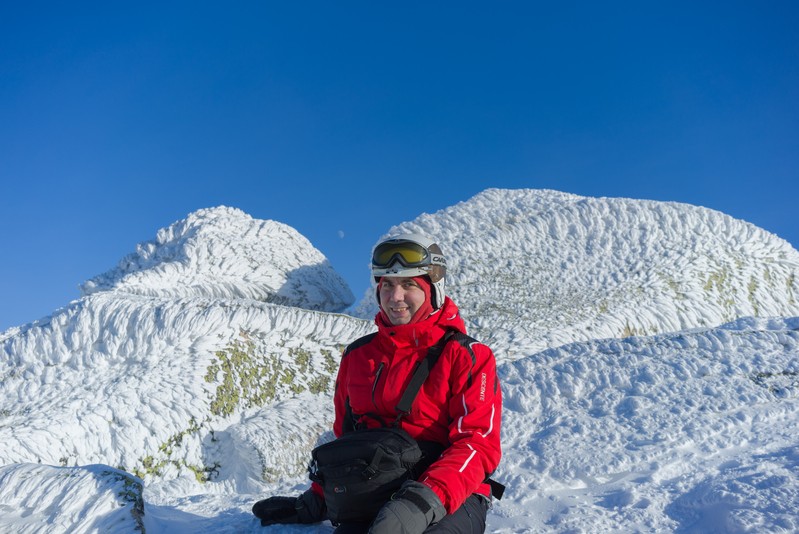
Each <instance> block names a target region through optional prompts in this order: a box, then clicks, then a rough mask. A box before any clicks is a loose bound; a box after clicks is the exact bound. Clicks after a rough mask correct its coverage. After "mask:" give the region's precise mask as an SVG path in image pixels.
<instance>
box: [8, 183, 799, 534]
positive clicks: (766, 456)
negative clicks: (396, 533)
mask: <svg viewBox="0 0 799 534" xmlns="http://www.w3.org/2000/svg"><path fill="white" fill-rule="evenodd" d="M399 228H401V229H402V230H415V231H424V232H426V233H430V234H432V235H435V236H436V237H437V238H439V240H440V241H441V243H442V246H443V247H444V248H445V251H446V252H447V255H448V257H449V259H450V274H451V276H450V280H449V282H448V291H449V292H450V293H451V294H452V295H454V297H455V299H456V301H457V303H458V305H459V306H460V307H461V310H462V312H463V315H464V318H465V319H466V321H467V323H468V324H469V328H470V332H471V333H472V334H473V335H475V336H476V337H478V338H480V339H482V340H483V341H486V342H487V343H488V344H489V345H490V346H492V348H494V349H495V352H496V353H497V356H498V361H499V364H500V365H499V368H498V372H499V376H500V379H501V381H502V385H503V393H504V399H505V409H504V413H503V436H502V437H503V449H504V455H503V460H502V463H501V464H500V468H499V470H498V472H497V473H496V474H495V478H496V479H498V480H500V481H502V482H503V483H505V484H506V485H507V486H508V489H507V492H506V495H505V497H504V498H503V500H502V501H499V502H495V503H494V506H493V508H492V510H491V511H490V513H489V517H488V530H487V531H488V532H493V533H503V534H504V533H510V532H520V533H522V532H541V531H545V532H555V533H570V534H571V533H593V532H705V531H714V530H715V531H720V532H796V531H799V512H797V511H796V503H797V502H799V440H798V439H797V437H796V436H797V435H799V330H798V329H799V318H792V317H794V316H796V315H799V311H797V309H796V307H797V302H796V294H797V290H798V289H797V277H796V274H797V265H799V261H797V256H798V255H799V253H797V252H796V251H795V250H793V249H792V248H791V247H790V246H788V244H787V243H785V242H784V241H782V240H780V239H778V238H776V237H775V236H773V235H771V234H768V233H766V232H764V231H762V230H760V229H758V228H755V227H753V226H751V225H749V224H747V223H744V222H742V221H736V220H734V219H732V218H730V217H728V216H726V215H723V214H720V213H717V212H712V211H710V210H706V209H703V208H697V207H693V206H686V205H682V204H670V203H658V202H646V201H633V200H624V199H589V198H583V197H578V196H575V195H568V194H564V193H557V192H553V191H500V190H489V191H486V192H485V193H483V194H481V195H478V196H477V197H475V198H473V199H472V200H470V201H468V202H465V203H461V204H459V205H457V206H453V207H452V208H449V209H447V210H443V211H441V212H439V213H436V214H433V215H423V216H421V217H419V218H418V219H417V220H416V221H414V222H412V223H405V224H403V225H401V227H399ZM399 228H395V229H394V230H393V231H392V232H391V233H394V231H396V230H398V229H399ZM315 254H318V253H317V252H316V251H315V249H313V248H312V247H311V246H310V244H307V242H306V241H304V238H298V237H297V236H296V235H295V233H294V232H293V231H292V230H290V229H287V227H284V226H283V225H280V224H279V223H273V222H271V221H254V220H252V219H250V218H249V217H248V216H246V215H244V214H243V213H241V212H240V211H238V210H233V209H230V208H216V209H213V210H201V211H199V212H196V213H194V214H191V215H189V217H188V218H187V219H186V220H185V221H181V222H179V223H176V224H174V225H172V226H170V227H169V228H166V229H163V230H161V231H160V232H159V233H158V237H157V239H156V240H155V241H153V242H151V243H145V244H142V245H140V246H139V247H138V252H137V253H136V254H133V255H131V256H129V257H128V258H126V259H125V260H123V261H122V262H121V263H120V266H119V267H118V268H117V269H115V270H112V271H111V272H109V273H106V274H105V275H102V276H99V277H97V278H95V279H94V280H92V281H90V282H87V284H85V285H84V296H83V297H82V298H81V299H80V300H77V301H75V302H73V303H70V304H69V305H67V306H66V307H64V308H62V309H60V310H58V311H56V312H55V313H54V314H53V315H52V316H50V317H48V318H46V319H44V320H41V321H38V322H35V323H32V324H28V325H24V326H21V327H16V328H13V329H11V330H8V331H6V332H5V333H2V334H0V436H1V437H2V439H0V466H3V467H0V532H6V531H7V532H36V533H39V532H41V533H45V532H46V533H50V532H127V531H140V532H144V531H146V532H148V533H150V534H152V533H159V534H160V533H166V532H169V533H170V534H183V533H185V534H188V533H194V532H219V533H223V532H230V533H233V532H236V533H242V532H252V533H256V532H267V531H272V532H288V533H310V532H328V533H329V532H332V527H331V525H330V524H329V523H327V522H325V523H322V524H320V525H303V526H285V527H282V526H281V527H275V528H272V529H268V528H262V527H261V526H260V523H259V522H258V521H257V520H256V519H255V518H254V517H253V516H252V514H251V513H250V508H251V506H252V504H253V502H255V501H256V500H258V499H261V498H264V497H267V496H270V495H296V494H298V493H300V492H301V491H303V490H305V489H306V488H307V487H308V485H309V481H308V478H307V473H306V465H307V460H308V458H309V455H310V451H311V449H312V448H313V447H314V446H315V445H316V444H317V443H320V442H322V441H325V440H328V439H331V437H332V436H331V432H330V427H331V423H332V420H333V412H332V398H331V397H332V391H333V383H334V379H335V373H336V369H337V367H338V361H339V355H340V353H341V350H342V349H343V348H344V346H345V345H346V344H347V343H349V342H351V341H353V340H355V339H357V338H358V337H360V336H362V335H365V334H367V333H369V332H371V331H373V329H374V324H373V323H372V322H371V321H367V320H361V319H356V318H353V317H349V316H346V315H338V314H333V313H324V312H322V311H313V310H312V309H311V308H319V309H328V310H329V309H337V308H338V307H340V306H341V305H343V303H344V302H345V301H346V300H347V298H344V297H343V296H342V293H341V291H340V289H341V288H342V287H345V286H343V283H341V282H340V279H338V277H337V275H336V277H334V278H335V280H333V279H330V278H326V277H327V276H328V274H325V273H331V272H332V270H330V267H329V266H328V265H327V263H326V261H325V260H324V258H322V257H321V255H319V256H318V257H317V256H315ZM317 267H319V269H317ZM308 273H311V274H310V275H308ZM295 283H296V284H301V285H303V286H304V287H302V288H300V287H299V286H298V285H293V284H295ZM327 290H330V291H329V292H326V291H327ZM372 298H373V293H372V292H371V291H370V292H368V293H367V299H368V300H370V301H371V299H372ZM350 300H351V298H350ZM263 301H270V302H272V303H267V302H263ZM274 302H286V303H290V304H291V305H292V306H294V307H289V306H284V305H279V304H275V303H274ZM363 308H368V306H367V305H366V304H364V305H363V306H362V309H363ZM739 315H761V316H766V315H773V316H774V317H772V318H746V319H738V320H736V321H735V322H731V323H729V324H726V325H725V326H723V327H718V328H701V329H699V328H696V327H699V326H702V325H715V324H720V323H722V322H724V321H726V320H727V319H729V318H737V317H738V316H739ZM786 317H787V318H786ZM658 332H660V333H659V334H657V335H638V336H635V334H653V333H658ZM663 332H671V333H663ZM631 335H632V336H631ZM603 338H605V339H603ZM564 343H568V344H564ZM111 466H113V467H111ZM142 512H143V515H142Z"/></svg>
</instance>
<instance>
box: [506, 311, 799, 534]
mask: <svg viewBox="0 0 799 534" xmlns="http://www.w3.org/2000/svg"><path fill="white" fill-rule="evenodd" d="M500 373H501V378H502V384H503V394H504V401H505V411H504V419H503V424H504V432H503V448H504V451H505V455H504V457H503V460H502V464H501V467H500V471H499V473H498V474H497V477H498V478H499V479H502V480H504V481H505V482H506V483H508V493H509V495H508V499H507V504H505V502H506V501H504V500H503V501H502V503H501V504H500V505H499V506H498V507H497V515H498V516H499V517H501V518H503V519H501V520H500V519H499V518H498V519H497V520H496V521H495V522H494V526H497V525H502V526H504V527H506V528H508V529H509V530H510V531H515V532H541V531H552V532H675V531H678V532H709V531H715V532H796V531H797V529H799V511H797V508H796V506H795V504H796V503H797V502H799V470H797V467H799V442H798V441H797V436H799V318H794V319H790V320H786V321H782V320H771V321H767V320H755V319H746V320H740V321H738V322H736V323H734V324H730V325H727V326H725V327H722V328H717V329H713V330H708V331H694V332H681V333H675V334H670V335H660V336H655V337H634V338H629V339H624V340H603V341H592V342H586V343H577V344H572V345H567V346H564V347H560V348H558V349H551V350H547V351H544V352H541V353H539V354H536V355H533V356H529V357H526V358H522V359H519V360H517V361H515V362H508V363H506V364H504V365H503V366H502V367H501V369H500ZM521 516H524V517H525V519H524V520H522V519H521Z"/></svg>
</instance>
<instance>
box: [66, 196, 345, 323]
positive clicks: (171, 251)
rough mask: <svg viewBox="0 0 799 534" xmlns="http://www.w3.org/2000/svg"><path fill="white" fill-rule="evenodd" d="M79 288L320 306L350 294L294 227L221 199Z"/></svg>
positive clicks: (334, 304) (340, 302)
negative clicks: (225, 203)
mask: <svg viewBox="0 0 799 534" xmlns="http://www.w3.org/2000/svg"><path fill="white" fill-rule="evenodd" d="M81 291H82V294H83V295H84V296H87V295H91V294H93V293H97V292H100V291H116V292H122V293H132V294H137V295H145V296H159V297H211V298H225V299H237V298H248V299H255V300H260V301H263V302H273V303H279V304H286V305H290V306H297V307H301V308H307V309H313V310H324V311H339V310H342V309H344V308H345V307H347V306H348V305H349V304H351V303H352V301H353V300H354V297H353V295H352V292H351V291H350V289H349V287H348V286H347V284H346V282H345V281H344V280H343V278H341V276H340V275H338V273H336V272H335V271H334V270H333V268H332V267H331V265H330V263H329V262H328V261H327V259H326V258H325V257H324V255H323V254H322V253H321V252H319V250H317V249H316V248H314V247H313V245H311V243H310V242H309V241H308V240H307V239H306V238H305V237H303V236H302V235H301V234H299V233H298V232H297V231H296V230H294V229H293V228H291V227H289V226H287V225H285V224H282V223H279V222H276V221H271V220H259V219H254V218H252V217H251V216H249V215H247V214H246V213H244V212H243V211H241V210H239V209H236V208H230V207H225V206H220V207H216V208H207V209H201V210H198V211H195V212H193V213H191V214H189V215H188V216H187V217H186V218H185V219H183V220H180V221H177V222H175V223H173V224H172V225H170V226H168V227H166V228H162V229H160V230H159V231H158V233H157V234H156V237H155V239H154V240H151V241H147V242H144V243H140V244H139V245H137V246H136V251H135V252H134V253H132V254H129V255H128V256H126V257H124V258H123V259H122V260H121V261H120V262H119V264H118V265H117V266H116V267H115V268H114V269H111V270H110V271H108V272H106V273H104V274H101V275H98V276H96V277H94V278H92V279H91V280H89V281H87V282H85V283H84V284H83V285H82V286H81Z"/></svg>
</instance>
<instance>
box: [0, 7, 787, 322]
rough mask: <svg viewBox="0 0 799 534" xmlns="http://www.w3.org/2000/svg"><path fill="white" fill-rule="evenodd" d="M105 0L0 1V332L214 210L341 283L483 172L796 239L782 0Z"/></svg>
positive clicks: (359, 275)
mask: <svg viewBox="0 0 799 534" xmlns="http://www.w3.org/2000/svg"><path fill="white" fill-rule="evenodd" d="M117 4H119V3H116V2H96V3H95V2H77V3H75V2H72V3H70V2H67V3H64V2H51V3H47V2H35V1H34V2H17V3H12V4H9V3H6V5H4V7H3V8H2V9H1V10H0V77H1V78H0V79H1V80H2V81H1V83H0V185H1V187H2V189H1V190H0V239H1V240H2V244H3V249H2V250H3V253H2V260H0V331H2V330H5V329H6V328H7V327H10V326H15V325H21V324H24V323H27V322H30V321H32V320H35V319H38V318H41V317H43V316H45V315H49V314H50V313H51V312H53V311H54V310H55V309H57V308H59V307H60V306H63V305H65V304H67V303H68V302H69V301H71V300H73V299H76V298H78V297H79V291H78V285H79V284H80V283H82V282H83V281H85V280H87V279H89V278H91V277H92V276H94V275H97V274H99V273H102V272H105V271H106V270H108V269H110V268H112V267H113V266H114V265H116V263H117V262H118V260H119V259H121V258H122V257H123V256H124V255H125V254H127V253H129V252H132V251H133V250H134V248H135V245H136V244H137V243H139V242H142V241H146V240H149V239H152V238H153V237H154V236H155V233H156V231H157V230H158V229H159V228H161V227H164V226H168V225H169V224H171V223H172V222H174V221H176V220H179V219H181V218H184V217H185V216H186V215H187V214H188V213H190V212H192V211H194V210H196V209H199V208H204V207H211V206H218V205H228V206H234V207H238V208H240V209H242V210H244V211H245V212H247V213H249V214H250V215H252V216H253V217H256V218H261V219H273V220H277V221H281V222H283V223H286V224H288V225H290V226H292V227H294V228H296V229H297V230H298V231H299V232H301V233H302V234H303V235H305V236H306V237H307V238H309V239H310V240H311V242H312V243H313V244H314V245H315V246H316V247H317V248H319V249H320V250H321V251H322V252H323V253H324V254H325V255H326V256H327V257H328V258H329V259H330V260H331V262H332V263H333V266H334V267H335V268H336V269H337V270H339V272H341V273H342V274H343V275H344V276H345V278H346V279H347V280H348V282H350V285H351V286H352V289H353V291H354V292H355V294H356V297H358V298H360V296H361V295H362V293H363V291H364V290H365V288H366V287H367V285H368V271H367V270H366V268H365V265H366V263H367V260H368V254H369V248H370V247H371V245H372V244H373V243H374V241H375V240H376V239H377V237H378V236H379V235H381V234H382V233H384V232H385V231H386V230H387V229H388V228H389V227H390V226H391V225H393V224H397V223H399V222H402V221H406V220H410V219H413V218H415V217H416V216H418V215H420V214H421V213H423V212H428V213H429V212H434V211H437V210H439V209H442V208H445V207H447V206H451V205H453V204H455V203H457V202H459V201H462V200H466V199H468V198H470V197H471V196H473V195H475V194H476V193H479V192H480V191H482V190H484V189H486V188H489V187H499V188H548V189H557V190H560V191H566V192H570V193H576V194H581V195H588V196H621V197H630V198H645V199H655V200H664V201H680V202H688V203H691V204H696V205H701V206H706V207H709V208H713V209H716V210H720V211H723V212H725V213H727V214H729V215H732V216H734V217H736V218H740V219H744V220H747V221H749V222H752V223H754V224H756V225H758V226H760V227H762V228H764V229H766V230H769V231H771V232H774V233H776V234H777V235H779V236H781V237H783V238H785V239H787V240H788V241H790V242H791V243H792V244H793V245H794V247H797V246H799V224H797V222H796V218H795V209H794V208H795V206H796V204H797V200H798V199H799V31H798V30H797V28H799V7H797V6H799V3H796V2H790V1H782V2H751V1H749V2H737V1H732V2H657V3H655V2H640V1H639V2H582V3H576V2H546V3H544V2H463V1H459V2H443V1H435V2H402V3H398V2H329V1H328V2H302V1H300V2H230V3H227V4H226V3H218V2H215V3H210V2H185V3H178V2H163V3H161V2H159V3H154V2H127V3H124V4H123V5H122V6H119V5H117ZM340 232H343V237H340Z"/></svg>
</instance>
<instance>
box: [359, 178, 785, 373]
mask: <svg viewBox="0 0 799 534" xmlns="http://www.w3.org/2000/svg"><path fill="white" fill-rule="evenodd" d="M400 232H421V233H424V234H428V235H431V236H435V238H436V239H437V240H438V241H439V242H440V244H441V246H442V248H443V250H444V252H445V253H446V255H447V259H448V263H449V264H448V280H447V285H448V291H449V292H450V293H451V294H452V295H453V296H454V298H455V301H456V302H458V304H459V305H460V307H461V311H462V312H463V315H464V317H466V319H467V321H468V322H469V324H468V326H469V327H470V331H471V333H472V335H473V336H475V337H477V338H478V339H481V340H482V341H484V342H486V343H488V344H489V345H491V346H493V347H497V348H498V349H499V350H500V351H501V352H504V353H506V355H507V357H510V358H516V357H518V356H523V355H526V354H530V353H533V352H536V351H539V350H542V349H545V348H548V347H555V346H558V345H562V344H564V343H569V342H572V341H583V340H589V339H596V338H602V337H620V336H628V335H636V334H638V335H641V334H657V333H663V332H672V331H676V330H682V329H686V328H697V327H703V326H716V325H719V324H722V323H725V322H728V321H732V320H734V319H736V318H738V317H744V316H750V315H751V316H792V315H797V314H799V277H797V273H799V253H798V252H797V251H796V250H794V249H793V248H792V247H791V246H790V244H789V243H787V242H786V241H784V240H782V239H780V238H778V237H777V236H775V235H773V234H770V233H768V232H766V231H764V230H762V229H760V228H757V227H755V226H753V225H751V224H749V223H746V222H744V221H741V220H737V219H733V218H732V217H730V216H728V215H725V214H723V213H720V212H717V211H713V210H709V209H707V208H701V207H697V206H691V205H687V204H678V203H672V202H655V201H644V200H631V199H623V198H589V197H580V196H577V195H571V194H566V193H560V192H557V191H547V190H530V189H527V190H524V189H522V190H500V189H489V190H487V191H484V192H483V193H480V194H479V195H477V196H475V197H474V198H472V199H469V200H468V201H466V202H461V203H459V204H457V205H455V206H452V207H449V208H446V209H444V210H441V211H439V212H437V213H434V214H423V215H421V216H420V217H418V218H417V219H415V220H414V221H412V222H407V223H403V224H400V225H398V226H396V227H394V228H392V229H390V230H389V232H388V234H395V233H400ZM373 300H374V298H373V293H372V292H368V293H367V295H366V296H365V297H364V299H363V302H362V303H361V306H360V308H359V310H360V311H359V314H360V315H362V316H366V317H368V316H370V315H372V312H373V311H374V305H373V304H372V302H373ZM363 310H366V311H365V312H364V311H363Z"/></svg>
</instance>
